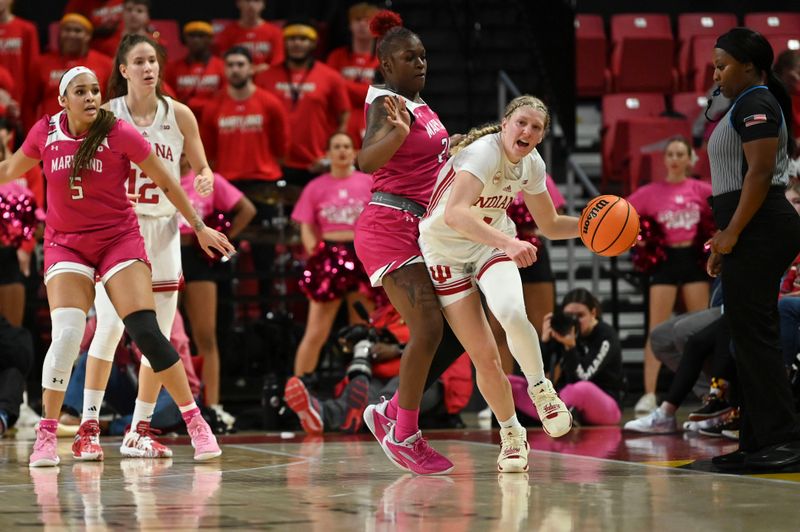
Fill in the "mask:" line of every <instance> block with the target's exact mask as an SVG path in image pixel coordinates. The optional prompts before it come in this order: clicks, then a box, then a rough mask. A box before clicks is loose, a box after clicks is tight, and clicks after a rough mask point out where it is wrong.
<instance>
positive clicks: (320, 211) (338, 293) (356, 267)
mask: <svg viewBox="0 0 800 532" xmlns="http://www.w3.org/2000/svg"><path fill="white" fill-rule="evenodd" d="M327 157H328V159H330V161H331V171H330V172H329V173H327V174H323V175H321V176H319V177H317V178H315V179H313V180H312V181H311V182H310V183H309V184H308V185H306V187H305V188H304V189H303V193H302V194H301V195H300V199H299V200H298V201H297V205H295V208H294V210H293V211H292V219H293V220H294V221H295V222H297V223H299V224H300V237H301V239H302V242H303V247H304V248H305V250H306V253H307V254H308V256H309V257H310V258H309V259H308V262H307V264H306V274H305V276H304V279H303V280H302V281H301V285H300V286H301V288H302V289H303V291H304V292H305V294H306V296H307V297H308V300H309V309H308V320H307V322H306V330H305V333H304V334H303V339H302V340H301V341H300V345H299V346H298V347H297V353H296V355H295V360H294V374H295V375H297V376H302V375H305V374H307V373H313V372H314V370H315V369H316V368H317V362H318V361H319V354H320V351H321V350H322V347H323V346H324V345H325V342H326V341H327V340H328V336H329V335H330V332H331V327H332V326H333V322H334V320H335V319H336V314H337V313H338V311H339V307H340V305H341V303H342V300H345V301H346V302H347V311H348V316H349V321H350V323H351V324H352V323H357V322H359V321H361V318H359V316H358V313H356V311H355V310H354V308H353V305H354V304H355V303H356V302H360V303H361V304H363V305H364V306H365V307H367V308H368V309H370V308H371V307H372V304H371V303H370V302H369V299H368V297H367V293H368V292H369V291H370V282H369V278H368V277H367V273H366V272H365V271H364V267H363V266H362V265H361V261H359V260H358V258H357V257H356V252H355V248H354V247H353V236H354V227H355V223H356V220H357V219H358V216H359V215H360V214H361V211H363V210H364V207H366V206H367V203H369V201H370V198H371V196H372V194H371V192H370V189H371V188H372V176H371V175H369V174H365V173H363V172H359V171H357V170H355V168H354V167H353V163H354V162H355V158H356V152H355V150H354V149H353V141H352V139H351V138H350V137H349V136H348V135H347V133H336V134H334V135H333V136H332V137H331V138H330V140H329V141H328V152H327ZM348 262H349V263H350V264H352V268H349V269H348V268H347V267H346V266H345V264H347V263H348ZM326 264H340V266H339V268H338V270H337V271H336V272H331V271H330V267H327V268H326V267H325V265H326Z"/></svg>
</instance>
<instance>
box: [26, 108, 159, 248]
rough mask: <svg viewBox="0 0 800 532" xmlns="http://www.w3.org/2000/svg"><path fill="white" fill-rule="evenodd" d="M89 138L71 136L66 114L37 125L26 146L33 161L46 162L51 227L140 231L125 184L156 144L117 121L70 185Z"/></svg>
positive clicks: (48, 215) (66, 231)
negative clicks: (76, 159) (77, 158)
mask: <svg viewBox="0 0 800 532" xmlns="http://www.w3.org/2000/svg"><path fill="white" fill-rule="evenodd" d="M84 138H85V135H83V136H80V137H74V136H73V135H72V134H70V133H69V130H68V128H67V115H66V113H65V112H64V111H61V112H60V113H58V114H57V115H55V116H52V117H50V116H47V115H45V116H44V117H43V118H41V119H40V120H39V121H38V122H36V124H35V125H34V126H33V127H32V128H31V130H30V132H29V133H28V136H27V137H26V138H25V143H24V144H23V145H22V151H23V153H24V154H25V155H26V156H27V157H30V158H32V159H41V160H42V163H43V167H44V175H45V178H46V179H47V206H48V208H47V217H46V223H47V225H48V227H50V228H51V229H55V230H56V231H59V232H63V233H75V232H83V231H94V230H99V229H107V228H110V227H114V226H118V227H119V228H120V231H124V230H125V228H129V227H138V224H137V222H136V214H135V213H134V212H133V208H132V207H131V204H130V201H129V200H128V197H127V196H126V195H125V184H126V181H127V179H128V176H129V175H130V167H131V163H132V162H141V161H143V160H145V159H146V158H147V156H148V155H149V154H150V149H151V148H150V144H148V143H147V141H146V140H144V139H143V138H142V136H141V135H140V134H139V133H138V132H137V131H136V130H135V129H133V127H132V126H131V125H129V124H127V123H126V122H124V121H122V120H117V123H116V124H115V125H114V126H113V127H112V128H111V131H110V132H109V134H108V136H107V137H106V138H105V139H104V140H103V142H102V144H101V145H100V146H98V148H97V152H96V153H95V156H94V157H93V158H92V160H91V161H90V163H89V167H88V168H86V169H84V170H82V171H81V173H80V174H79V175H78V176H77V177H76V178H75V179H74V180H73V183H72V186H70V183H69V176H70V174H71V173H72V167H73V165H72V161H73V158H74V157H75V154H76V153H77V152H78V148H79V147H80V145H81V142H83V139H84Z"/></svg>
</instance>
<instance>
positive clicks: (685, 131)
mask: <svg viewBox="0 0 800 532" xmlns="http://www.w3.org/2000/svg"><path fill="white" fill-rule="evenodd" d="M617 130H618V133H617V143H618V144H617V146H615V150H618V151H619V153H620V155H621V159H620V165H619V167H618V168H617V170H616V172H617V177H618V179H619V180H620V181H622V183H623V185H627V187H626V188H625V193H626V194H630V193H631V192H633V191H634V190H636V188H637V187H638V186H639V179H640V178H641V174H642V168H641V167H642V156H643V155H644V154H649V153H657V154H658V156H652V157H651V158H650V160H651V161H652V160H653V159H659V160H660V159H661V158H662V157H663V153H664V146H663V142H664V141H665V140H666V139H668V138H669V137H673V136H675V135H683V136H684V137H686V138H687V139H688V138H691V135H692V128H691V126H690V125H689V123H688V122H687V121H686V120H680V119H675V118H665V117H657V118H634V119H631V120H624V121H622V122H620V123H619V125H618V126H617ZM664 171H665V170H664V165H663V163H658V164H657V163H652V164H651V169H650V172H651V174H650V175H649V176H646V177H647V178H648V179H653V178H654V177H653V176H654V175H655V173H657V172H661V173H664Z"/></svg>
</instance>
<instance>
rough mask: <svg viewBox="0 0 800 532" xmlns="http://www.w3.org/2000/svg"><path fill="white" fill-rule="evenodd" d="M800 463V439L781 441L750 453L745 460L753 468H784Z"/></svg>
mask: <svg viewBox="0 0 800 532" xmlns="http://www.w3.org/2000/svg"><path fill="white" fill-rule="evenodd" d="M797 463H800V441H791V442H786V443H779V444H776V445H770V446H768V447H764V448H763V449H760V450H758V451H756V452H753V453H749V454H748V455H747V459H746V460H745V465H746V466H747V467H752V468H753V469H783V468H784V467H787V466H790V465H793V464H797Z"/></svg>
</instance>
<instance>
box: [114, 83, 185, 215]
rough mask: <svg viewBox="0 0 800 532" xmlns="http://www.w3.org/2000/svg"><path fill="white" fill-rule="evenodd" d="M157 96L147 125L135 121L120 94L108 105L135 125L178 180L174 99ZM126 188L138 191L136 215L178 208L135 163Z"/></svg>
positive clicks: (180, 139)
mask: <svg viewBox="0 0 800 532" xmlns="http://www.w3.org/2000/svg"><path fill="white" fill-rule="evenodd" d="M164 100H166V103H164ZM164 100H162V99H161V98H159V99H158V110H157V111H156V116H155V118H154V119H153V122H152V123H151V124H150V125H149V126H138V125H136V124H134V122H133V117H131V112H130V110H129V109H128V105H127V104H126V103H125V97H124V96H120V97H119V98H114V99H113V100H109V102H108V107H109V109H111V112H112V113H114V114H115V115H117V117H118V118H121V119H122V120H124V121H126V122H127V123H129V124H131V125H132V126H133V127H134V128H136V130H137V131H139V133H141V134H142V136H143V137H144V138H145V139H146V140H147V141H148V142H149V143H150V145H151V146H153V151H154V152H155V154H156V157H158V158H159V159H161V162H162V163H164V166H166V167H167V170H169V174H170V176H171V177H172V178H173V179H174V180H175V184H176V185H178V186H180V182H181V178H180V176H181V163H180V161H181V152H182V151H183V133H181V130H180V128H179V127H178V122H177V121H176V120H175V103H174V102H173V100H172V98H169V97H166V96H165V97H164ZM128 192H130V193H131V194H136V193H138V194H139V201H138V202H137V204H136V214H137V215H139V216H174V215H175V213H176V212H177V209H176V208H175V206H174V205H173V204H172V203H171V202H170V201H169V200H168V199H167V197H166V196H165V195H164V193H163V192H162V191H161V189H160V188H158V186H156V184H155V183H153V181H152V180H151V179H150V178H149V177H147V176H146V175H144V174H143V173H142V170H141V168H139V167H138V166H136V165H135V164H134V165H132V166H131V173H130V179H129V181H128Z"/></svg>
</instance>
